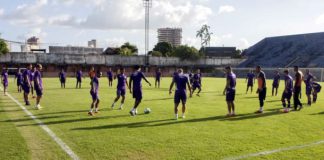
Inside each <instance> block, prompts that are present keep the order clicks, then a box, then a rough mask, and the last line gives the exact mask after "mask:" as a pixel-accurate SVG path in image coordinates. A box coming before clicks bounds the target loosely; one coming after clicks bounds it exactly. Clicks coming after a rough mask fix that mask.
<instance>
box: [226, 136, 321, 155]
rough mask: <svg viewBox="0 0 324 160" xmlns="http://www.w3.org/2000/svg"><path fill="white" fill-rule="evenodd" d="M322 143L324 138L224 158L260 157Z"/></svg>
mask: <svg viewBox="0 0 324 160" xmlns="http://www.w3.org/2000/svg"><path fill="white" fill-rule="evenodd" d="M320 144H324V140H322V141H317V142H313V143H308V144H303V145H298V146H290V147H287V148H279V149H275V150H270V151H263V152H258V153H252V154H247V155H243V156H238V157H230V158H225V159H224V160H239V159H246V158H251V157H259V156H264V155H269V154H273V153H278V152H283V151H290V150H296V149H302V148H307V147H312V146H316V145H320Z"/></svg>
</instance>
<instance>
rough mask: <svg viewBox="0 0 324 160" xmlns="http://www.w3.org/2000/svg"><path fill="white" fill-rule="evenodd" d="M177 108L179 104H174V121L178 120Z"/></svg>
mask: <svg viewBox="0 0 324 160" xmlns="http://www.w3.org/2000/svg"><path fill="white" fill-rule="evenodd" d="M178 106H179V103H174V115H175V119H176V120H177V119H178V117H179V116H178Z"/></svg>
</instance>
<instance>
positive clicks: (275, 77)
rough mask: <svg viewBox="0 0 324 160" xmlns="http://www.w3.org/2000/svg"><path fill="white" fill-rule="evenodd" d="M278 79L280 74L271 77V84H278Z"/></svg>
mask: <svg viewBox="0 0 324 160" xmlns="http://www.w3.org/2000/svg"><path fill="white" fill-rule="evenodd" d="M279 80H280V75H279V74H277V75H275V76H274V77H273V83H272V85H275V86H278V85H279Z"/></svg>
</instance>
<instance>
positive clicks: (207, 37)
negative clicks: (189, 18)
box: [196, 24, 213, 47]
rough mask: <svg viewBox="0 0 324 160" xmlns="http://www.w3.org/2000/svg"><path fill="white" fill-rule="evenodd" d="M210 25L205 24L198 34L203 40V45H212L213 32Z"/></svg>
mask: <svg viewBox="0 0 324 160" xmlns="http://www.w3.org/2000/svg"><path fill="white" fill-rule="evenodd" d="M209 30H210V26H208V25H207V24H205V25H203V26H202V27H201V28H200V29H199V30H198V31H197V34H196V37H197V38H200V40H201V47H205V46H210V41H211V35H212V34H213V33H212V32H209Z"/></svg>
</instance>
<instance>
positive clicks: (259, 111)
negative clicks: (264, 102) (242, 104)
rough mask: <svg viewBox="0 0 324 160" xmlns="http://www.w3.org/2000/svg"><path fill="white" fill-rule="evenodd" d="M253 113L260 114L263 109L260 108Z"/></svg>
mask: <svg viewBox="0 0 324 160" xmlns="http://www.w3.org/2000/svg"><path fill="white" fill-rule="evenodd" d="M254 113H256V114H261V113H263V111H261V110H257V111H256V112H254Z"/></svg>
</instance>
